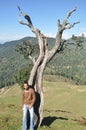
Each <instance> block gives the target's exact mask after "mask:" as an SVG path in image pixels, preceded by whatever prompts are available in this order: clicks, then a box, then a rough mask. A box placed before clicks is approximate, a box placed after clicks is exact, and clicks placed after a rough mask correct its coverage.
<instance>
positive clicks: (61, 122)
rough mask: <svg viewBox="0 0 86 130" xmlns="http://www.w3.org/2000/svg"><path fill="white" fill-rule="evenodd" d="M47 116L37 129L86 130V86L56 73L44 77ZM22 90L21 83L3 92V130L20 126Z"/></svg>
mask: <svg viewBox="0 0 86 130" xmlns="http://www.w3.org/2000/svg"><path fill="white" fill-rule="evenodd" d="M43 84H44V99H45V105H44V119H43V124H42V126H41V127H40V128H38V130H86V120H85V119H84V118H85V117H86V101H85V99H86V86H77V85H75V84H74V83H71V82H66V81H65V80H64V79H58V77H55V76H53V77H52V76H46V77H44V82H43ZM21 93H22V90H21V89H20V87H19V86H18V85H14V86H13V87H11V88H9V89H7V90H6V91H5V92H4V93H3V94H1V95H0V130H21V125H22V110H21Z"/></svg>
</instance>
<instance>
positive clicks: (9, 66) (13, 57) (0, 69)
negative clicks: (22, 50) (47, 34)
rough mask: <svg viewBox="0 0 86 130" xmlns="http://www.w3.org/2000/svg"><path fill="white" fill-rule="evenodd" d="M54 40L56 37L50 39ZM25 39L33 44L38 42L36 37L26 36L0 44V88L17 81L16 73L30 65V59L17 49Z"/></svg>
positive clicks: (50, 40)
mask: <svg viewBox="0 0 86 130" xmlns="http://www.w3.org/2000/svg"><path fill="white" fill-rule="evenodd" d="M53 40H55V39H53V38H49V39H48V41H49V43H50V42H52V41H53ZM24 41H30V43H32V44H35V43H37V41H36V38H35V37H25V38H22V39H20V40H15V41H10V42H6V43H4V44H0V88H1V87H4V86H7V85H11V84H13V83H15V79H14V75H15V74H17V73H18V71H19V70H20V69H21V68H25V67H27V66H29V63H30V61H28V60H26V59H24V57H23V56H22V55H20V54H19V53H18V52H16V51H15V49H16V46H17V45H19V44H22V43H23V42H24Z"/></svg>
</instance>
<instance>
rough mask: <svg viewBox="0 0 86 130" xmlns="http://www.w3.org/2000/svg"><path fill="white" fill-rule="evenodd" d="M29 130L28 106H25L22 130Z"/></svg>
mask: <svg viewBox="0 0 86 130" xmlns="http://www.w3.org/2000/svg"><path fill="white" fill-rule="evenodd" d="M26 129H27V105H24V110H23V124H22V130H26Z"/></svg>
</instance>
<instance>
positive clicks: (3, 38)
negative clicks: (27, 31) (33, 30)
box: [0, 34, 26, 43]
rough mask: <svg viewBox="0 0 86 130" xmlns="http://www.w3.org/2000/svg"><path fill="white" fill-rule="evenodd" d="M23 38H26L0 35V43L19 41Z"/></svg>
mask: <svg viewBox="0 0 86 130" xmlns="http://www.w3.org/2000/svg"><path fill="white" fill-rule="evenodd" d="M23 37H26V35H6V34H2V35H0V43H4V42H7V41H12V40H19V39H21V38H23Z"/></svg>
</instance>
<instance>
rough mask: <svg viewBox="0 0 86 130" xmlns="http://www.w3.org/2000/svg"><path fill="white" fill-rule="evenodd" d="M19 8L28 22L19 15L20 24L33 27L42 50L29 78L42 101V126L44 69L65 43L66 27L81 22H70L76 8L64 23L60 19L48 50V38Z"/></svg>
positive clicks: (69, 27)
mask: <svg viewBox="0 0 86 130" xmlns="http://www.w3.org/2000/svg"><path fill="white" fill-rule="evenodd" d="M18 9H19V11H20V13H21V14H22V15H23V16H24V18H25V19H26V20H27V22H24V21H21V20H20V17H19V22H20V24H23V25H26V26H28V27H29V28H30V29H31V31H32V32H33V33H35V35H36V38H37V40H38V45H39V50H40V54H39V56H38V59H37V60H36V61H34V60H33V68H32V70H31V74H30V77H29V80H28V83H29V84H30V85H33V86H35V88H36V93H37V95H39V96H38V97H39V100H37V103H38V101H39V102H40V103H39V104H38V105H37V107H36V108H37V109H38V110H37V109H36V110H37V111H36V112H37V116H38V120H37V125H36V126H38V125H39V126H40V125H41V123H42V119H43V108H44V93H43V72H44V69H45V67H46V65H47V64H48V63H49V61H50V60H51V59H52V58H53V57H54V56H55V55H56V53H58V49H59V47H60V46H62V45H63V43H62V34H63V31H64V30H66V29H71V28H72V27H74V25H75V24H78V23H79V22H74V23H73V24H70V23H68V18H69V17H70V16H71V14H72V13H73V12H74V11H76V8H74V9H72V10H71V11H69V12H68V13H67V15H66V17H65V19H64V20H63V23H62V24H61V23H60V20H58V31H57V34H56V41H55V44H54V46H53V48H52V49H51V50H48V43H47V38H46V37H45V36H44V35H43V34H42V33H41V31H40V30H39V29H37V28H35V27H34V26H33V24H32V21H31V19H30V17H29V16H28V15H27V14H25V13H24V12H23V11H22V10H21V9H20V7H19V6H18ZM59 51H60V50H59ZM29 57H30V59H33V58H32V57H31V56H29Z"/></svg>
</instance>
